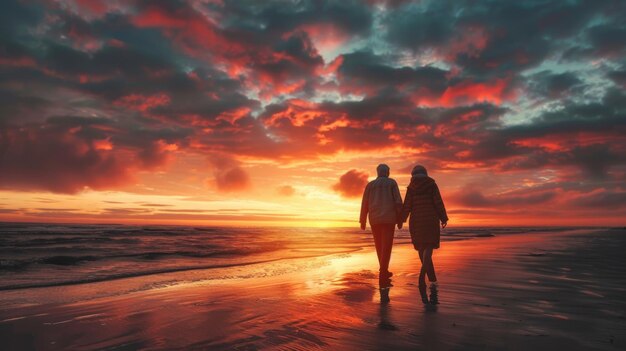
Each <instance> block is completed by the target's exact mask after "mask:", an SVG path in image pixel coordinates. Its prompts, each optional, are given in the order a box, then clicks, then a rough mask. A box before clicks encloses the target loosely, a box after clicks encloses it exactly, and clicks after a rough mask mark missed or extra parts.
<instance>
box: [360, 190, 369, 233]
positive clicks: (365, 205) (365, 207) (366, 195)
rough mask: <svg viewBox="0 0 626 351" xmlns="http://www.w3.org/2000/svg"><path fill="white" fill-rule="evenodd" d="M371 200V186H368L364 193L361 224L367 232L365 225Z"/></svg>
mask: <svg viewBox="0 0 626 351" xmlns="http://www.w3.org/2000/svg"><path fill="white" fill-rule="evenodd" d="M369 198H370V185H369V184H367V186H366V187H365V191H363V199H362V200H361V216H360V218H359V223H361V229H363V230H365V224H366V223H367V213H368V212H369Z"/></svg>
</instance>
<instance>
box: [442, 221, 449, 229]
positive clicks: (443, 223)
mask: <svg viewBox="0 0 626 351" xmlns="http://www.w3.org/2000/svg"><path fill="white" fill-rule="evenodd" d="M447 225H448V221H445V222H441V229H443V228H445V227H446V226H447Z"/></svg>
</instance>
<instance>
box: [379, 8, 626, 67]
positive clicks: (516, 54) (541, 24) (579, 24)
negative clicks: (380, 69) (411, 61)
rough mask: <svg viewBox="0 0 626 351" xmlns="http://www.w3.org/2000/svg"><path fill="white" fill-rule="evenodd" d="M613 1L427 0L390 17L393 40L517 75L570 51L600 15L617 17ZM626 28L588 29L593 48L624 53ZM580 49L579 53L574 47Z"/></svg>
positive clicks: (612, 25)
mask: <svg viewBox="0 0 626 351" xmlns="http://www.w3.org/2000/svg"><path fill="white" fill-rule="evenodd" d="M624 10H625V9H624V4H618V3H616V2H613V1H579V2H564V1H563V2H515V1H508V2H507V1H489V2H483V3H481V4H476V3H474V2H472V1H425V2H420V3H417V4H416V3H407V4H405V5H403V6H400V7H398V8H395V9H394V10H393V11H391V12H390V14H389V15H388V16H387V18H386V23H387V24H388V28H389V31H388V33H387V38H388V39H389V40H390V41H391V42H393V43H396V44H397V45H399V46H400V47H402V48H406V49H410V50H413V51H415V52H419V51H422V50H425V49H434V50H435V51H438V52H440V54H441V55H443V56H444V58H446V56H447V59H448V60H451V61H452V62H455V63H457V64H460V65H461V66H462V67H464V68H465V69H466V70H467V71H468V72H467V73H473V74H479V75H485V76H496V75H500V74H505V73H509V74H511V73H516V72H519V71H520V70H523V69H525V68H528V67H532V66H535V65H537V64H539V63H541V62H542V61H543V60H544V59H545V58H547V57H548V56H549V55H551V54H556V53H558V52H560V51H562V50H564V49H566V48H567V47H565V45H566V44H565V43H566V42H565V39H573V38H575V37H576V36H577V35H579V34H580V30H581V28H585V27H586V26H589V25H590V22H591V20H592V19H594V18H595V17H596V16H602V17H608V18H613V17H615V16H616V14H618V15H619V14H620V13H623V11H624ZM622 32H623V29H622V28H621V27H618V24H616V23H613V22H610V21H609V23H608V24H604V25H597V26H595V27H593V28H590V29H589V30H588V35H587V37H586V38H587V42H586V43H585V45H589V46H590V47H591V48H589V50H591V51H593V52H598V53H601V54H609V53H617V52H621V50H623V45H624V44H623V40H622V41H620V40H619V39H618V38H622V37H623V35H621V34H623V33H622ZM574 50H579V49H574Z"/></svg>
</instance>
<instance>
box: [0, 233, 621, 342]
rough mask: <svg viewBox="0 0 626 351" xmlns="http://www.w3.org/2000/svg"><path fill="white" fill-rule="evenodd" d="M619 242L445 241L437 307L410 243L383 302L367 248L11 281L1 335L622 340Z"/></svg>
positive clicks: (612, 236)
mask: <svg viewBox="0 0 626 351" xmlns="http://www.w3.org/2000/svg"><path fill="white" fill-rule="evenodd" d="M625 249H626V230H624V229H571V230H559V231H541V230H531V231H528V232H525V233H517V234H504V235H496V236H493V237H490V236H485V237H481V236H477V237H472V238H469V239H467V240H450V241H444V242H443V243H442V245H441V249H439V250H437V251H436V252H435V254H434V262H435V267H436V269H437V275H438V278H439V285H438V297H439V304H438V305H430V304H429V305H424V304H423V303H422V301H421V299H420V295H419V292H418V286H417V274H418V271H419V267H420V264H419V259H418V255H417V252H415V251H414V249H413V248H412V246H411V245H410V244H409V243H407V242H406V240H404V241H402V240H400V242H399V243H398V244H397V245H395V246H394V249H393V254H392V259H391V266H390V269H391V270H392V271H393V272H394V276H393V278H392V284H393V287H391V288H390V290H389V297H390V301H389V302H388V303H385V302H382V303H381V299H380V296H381V295H380V291H379V289H378V279H377V270H378V266H377V261H376V253H375V251H374V250H373V247H371V246H362V247H361V248H360V249H358V250H357V249H354V250H353V249H351V250H347V251H346V250H343V251H342V252H339V253H333V252H324V253H323V254H311V255H304V256H306V257H304V256H303V257H300V256H302V255H300V256H296V255H294V257H291V258H287V259H278V260H268V261H267V262H256V261H251V263H250V264H246V265H226V264H225V265H224V266H223V267H218V268H210V269H187V270H183V271H172V272H162V273H155V274H149V275H140V276H133V277H122V278H116V279H110V280H105V281H93V282H84V283H80V284H59V285H51V286H45V287H39V288H36V287H29V288H15V289H13V288H11V289H6V290H3V291H0V306H1V311H0V339H1V340H2V344H3V346H2V348H3V349H5V350H31V349H32V350H63V349H72V350H93V349H109V350H137V349H174V350H176V349H211V350H213V349H214V350H260V349H270V350H311V349H328V350H414V349H433V350H448V349H468V350H484V349H489V350H503V349H505V350H527V349H540V350H552V349H555V348H557V347H558V348H563V349H570V350H587V349H600V350H620V349H624V348H625V347H626V319H625V317H626V315H625V313H626V301H624V299H623V296H625V293H626V275H625V274H624V273H626V272H625V269H626V267H625V266H624V261H623V252H624V250H625ZM300 254H302V252H300ZM272 257H273V256H272Z"/></svg>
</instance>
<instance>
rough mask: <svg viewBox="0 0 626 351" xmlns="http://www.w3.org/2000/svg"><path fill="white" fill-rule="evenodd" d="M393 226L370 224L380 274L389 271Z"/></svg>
mask: <svg viewBox="0 0 626 351" xmlns="http://www.w3.org/2000/svg"><path fill="white" fill-rule="evenodd" d="M395 226H396V225H395V224H386V223H385V224H371V227H372V233H373V234H374V243H375V244H376V255H378V264H379V265H380V271H381V272H388V271H389V259H391V247H392V246H393V234H394V230H395Z"/></svg>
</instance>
